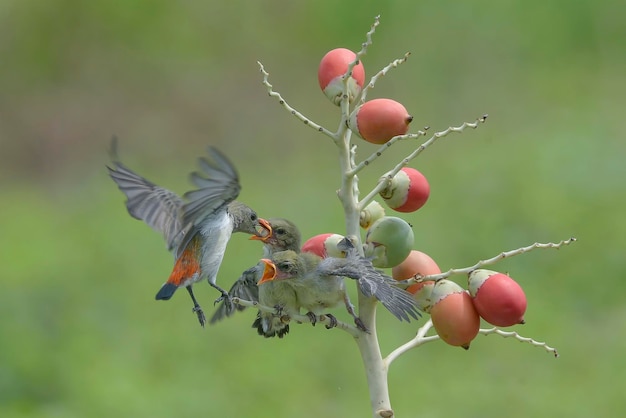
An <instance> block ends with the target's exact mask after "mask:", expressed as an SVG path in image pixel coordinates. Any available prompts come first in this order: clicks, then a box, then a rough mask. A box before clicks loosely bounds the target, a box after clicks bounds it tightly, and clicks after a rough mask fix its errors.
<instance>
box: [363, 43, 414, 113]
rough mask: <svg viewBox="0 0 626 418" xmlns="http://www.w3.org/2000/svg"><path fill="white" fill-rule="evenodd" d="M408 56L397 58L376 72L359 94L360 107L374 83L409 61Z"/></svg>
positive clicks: (408, 54) (408, 53) (407, 54)
mask: <svg viewBox="0 0 626 418" xmlns="http://www.w3.org/2000/svg"><path fill="white" fill-rule="evenodd" d="M410 55H411V53H410V52H407V53H406V54H404V57H402V58H398V59H395V60H393V61H391V62H390V63H389V64H388V65H387V66H386V67H385V68H383V69H382V70H380V71H379V72H377V73H376V74H375V75H374V76H373V77H372V78H371V79H370V82H369V83H367V85H366V86H365V87H364V88H363V91H362V92H361V98H360V99H359V104H358V105H362V104H363V103H365V99H366V97H367V93H369V91H370V90H371V89H373V88H374V86H375V85H376V83H377V82H378V80H379V79H380V78H381V77H383V76H385V75H386V74H387V73H388V72H389V70H391V69H392V68H397V67H398V65H400V64H404V63H405V62H406V60H408V59H409V56H410ZM358 105H357V106H358Z"/></svg>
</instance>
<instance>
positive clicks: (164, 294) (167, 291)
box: [155, 282, 178, 300]
mask: <svg viewBox="0 0 626 418" xmlns="http://www.w3.org/2000/svg"><path fill="white" fill-rule="evenodd" d="M176 289H178V286H176V285H175V284H174V283H170V282H166V283H165V284H163V286H161V289H159V292H158V293H157V294H156V297H155V299H156V300H169V299H170V298H171V297H172V296H173V295H174V292H175V291H176Z"/></svg>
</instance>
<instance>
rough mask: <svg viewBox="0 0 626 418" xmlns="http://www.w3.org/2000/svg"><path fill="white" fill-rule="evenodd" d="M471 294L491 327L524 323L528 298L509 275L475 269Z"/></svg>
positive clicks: (472, 275)
mask: <svg viewBox="0 0 626 418" xmlns="http://www.w3.org/2000/svg"><path fill="white" fill-rule="evenodd" d="M469 291H470V295H471V296H472V300H473V302H474V306H475V307H476V310H477V311H478V314H479V315H480V316H481V317H482V318H483V319H484V320H485V321H487V322H489V323H490V324H491V325H495V326H497V327H510V326H512V325H517V324H523V323H524V313H525V312H526V307H527V305H528V302H527V300H526V295H525V294H524V291H523V290H522V287H521V286H520V285H519V284H518V283H517V282H516V281H515V280H513V279H512V278H510V277H509V276H507V275H506V274H503V273H498V272H497V271H491V270H484V269H478V270H474V271H473V272H471V273H470V274H469Z"/></svg>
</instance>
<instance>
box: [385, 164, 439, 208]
mask: <svg viewBox="0 0 626 418" xmlns="http://www.w3.org/2000/svg"><path fill="white" fill-rule="evenodd" d="M380 196H381V197H382V198H383V200H384V201H385V203H387V206H389V207H390V208H391V209H393V210H397V211H398V212H414V211H416V210H418V209H419V208H421V207H422V206H424V204H425V203H426V201H427V200H428V197H429V196H430V185H429V184H428V180H426V177H424V175H423V174H422V173H420V172H419V171H417V170H416V169H414V168H411V167H404V168H402V170H400V171H399V172H398V173H397V174H396V175H395V176H393V178H392V179H391V182H390V183H389V185H388V186H387V187H386V188H384V189H383V190H381V192H380Z"/></svg>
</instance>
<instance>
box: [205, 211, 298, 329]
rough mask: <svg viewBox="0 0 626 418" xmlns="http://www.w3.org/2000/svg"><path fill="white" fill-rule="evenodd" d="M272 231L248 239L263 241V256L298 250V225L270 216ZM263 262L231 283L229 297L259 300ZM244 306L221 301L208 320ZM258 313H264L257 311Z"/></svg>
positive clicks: (210, 321)
mask: <svg viewBox="0 0 626 418" xmlns="http://www.w3.org/2000/svg"><path fill="white" fill-rule="evenodd" d="M267 222H268V223H269V225H270V228H271V230H272V233H271V234H269V235H266V236H264V237H260V236H258V235H252V236H251V237H250V239H252V240H259V241H261V242H262V243H263V257H270V256H271V255H272V254H273V253H275V252H278V251H284V250H294V251H298V252H299V251H300V241H301V235H300V231H299V230H298V227H297V226H296V225H295V224H294V223H293V222H291V221H290V220H288V219H285V218H270V219H268V220H267ZM263 266H264V264H263V263H261V262H259V263H257V264H256V265H254V266H253V267H250V268H249V269H247V270H245V271H244V272H243V273H242V274H241V276H240V277H239V278H238V279H237V280H236V281H235V283H234V284H233V285H232V287H231V288H230V290H229V291H228V294H229V295H231V297H238V298H240V299H243V300H248V301H251V302H258V301H259V288H258V286H257V282H258V281H259V280H260V279H261V276H262V274H263ZM244 309H245V306H242V305H236V304H230V305H229V304H227V303H224V302H222V303H221V304H220V305H219V306H218V308H217V309H216V311H215V313H214V314H213V316H212V317H211V319H210V320H209V323H210V324H215V323H216V322H218V321H220V320H222V319H224V318H226V317H229V316H231V315H233V314H234V313H235V311H243V310H244ZM259 315H264V314H263V313H261V312H259Z"/></svg>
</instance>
